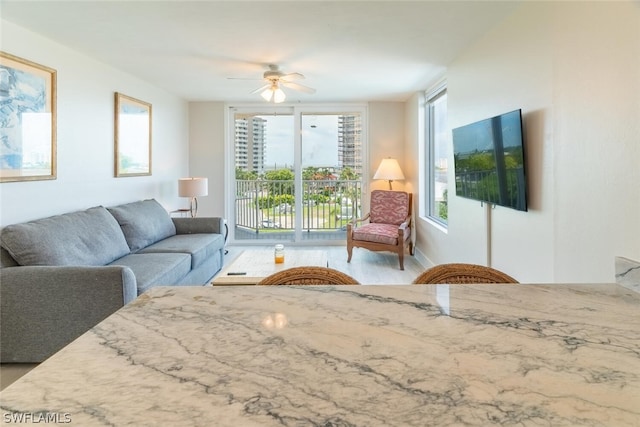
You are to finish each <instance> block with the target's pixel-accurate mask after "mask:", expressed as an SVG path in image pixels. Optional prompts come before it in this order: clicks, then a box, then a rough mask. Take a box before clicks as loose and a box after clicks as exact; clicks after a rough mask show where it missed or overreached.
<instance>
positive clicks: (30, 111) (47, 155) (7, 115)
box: [0, 52, 56, 182]
mask: <svg viewBox="0 0 640 427" xmlns="http://www.w3.org/2000/svg"><path fill="white" fill-rule="evenodd" d="M46 179H56V70H54V69H52V68H49V67H45V66H44V65H40V64H36V63H35V62H31V61H28V60H26V59H23V58H19V57H17V56H14V55H10V54H8V53H5V52H0V182H15V181H38V180H46Z"/></svg>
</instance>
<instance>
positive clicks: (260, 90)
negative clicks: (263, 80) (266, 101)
mask: <svg viewBox="0 0 640 427" xmlns="http://www.w3.org/2000/svg"><path fill="white" fill-rule="evenodd" d="M270 87H271V83H269V84H266V85H264V86H260V87H259V88H258V89H256V90H254V91H253V92H251V95H253V94H254V93H258V92H262V91H263V90H265V89H268V88H270Z"/></svg>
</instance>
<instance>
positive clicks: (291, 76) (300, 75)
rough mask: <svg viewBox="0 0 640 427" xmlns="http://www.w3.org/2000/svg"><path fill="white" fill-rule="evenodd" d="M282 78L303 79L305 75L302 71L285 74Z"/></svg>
mask: <svg viewBox="0 0 640 427" xmlns="http://www.w3.org/2000/svg"><path fill="white" fill-rule="evenodd" d="M281 79H285V80H303V79H304V75H303V74H300V73H288V74H283V75H282V77H281Z"/></svg>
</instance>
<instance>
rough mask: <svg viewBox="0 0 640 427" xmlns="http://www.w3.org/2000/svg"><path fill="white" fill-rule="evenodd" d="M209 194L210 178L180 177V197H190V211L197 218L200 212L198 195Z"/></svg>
mask: <svg viewBox="0 0 640 427" xmlns="http://www.w3.org/2000/svg"><path fill="white" fill-rule="evenodd" d="M207 194H209V180H208V178H180V179H179V180H178V195H179V196H180V197H190V198H191V201H190V203H189V212H190V213H191V217H192V218H195V217H196V215H197V214H198V199H197V196H206V195H207Z"/></svg>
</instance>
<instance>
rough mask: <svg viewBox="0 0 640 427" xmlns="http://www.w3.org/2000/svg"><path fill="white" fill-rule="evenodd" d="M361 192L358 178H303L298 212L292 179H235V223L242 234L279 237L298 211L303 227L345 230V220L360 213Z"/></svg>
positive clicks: (292, 226)
mask: <svg viewBox="0 0 640 427" xmlns="http://www.w3.org/2000/svg"><path fill="white" fill-rule="evenodd" d="M361 196H362V183H361V181H359V180H332V179H327V180H303V181H302V212H301V213H299V212H296V206H295V185H294V181H293V180H261V179H258V180H236V198H235V226H236V229H237V230H241V231H242V232H243V233H241V234H242V235H244V236H246V237H245V238H257V237H256V236H253V237H251V234H254V235H260V234H269V235H270V237H273V238H278V237H277V234H283V233H286V234H289V235H291V234H292V231H294V230H295V225H296V215H298V214H301V215H302V221H301V224H302V230H303V231H306V232H336V231H344V230H346V225H347V222H349V221H351V220H352V219H353V218H357V217H359V216H360V215H361V208H360V200H361ZM337 236H340V234H337ZM319 238H321V237H319Z"/></svg>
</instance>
